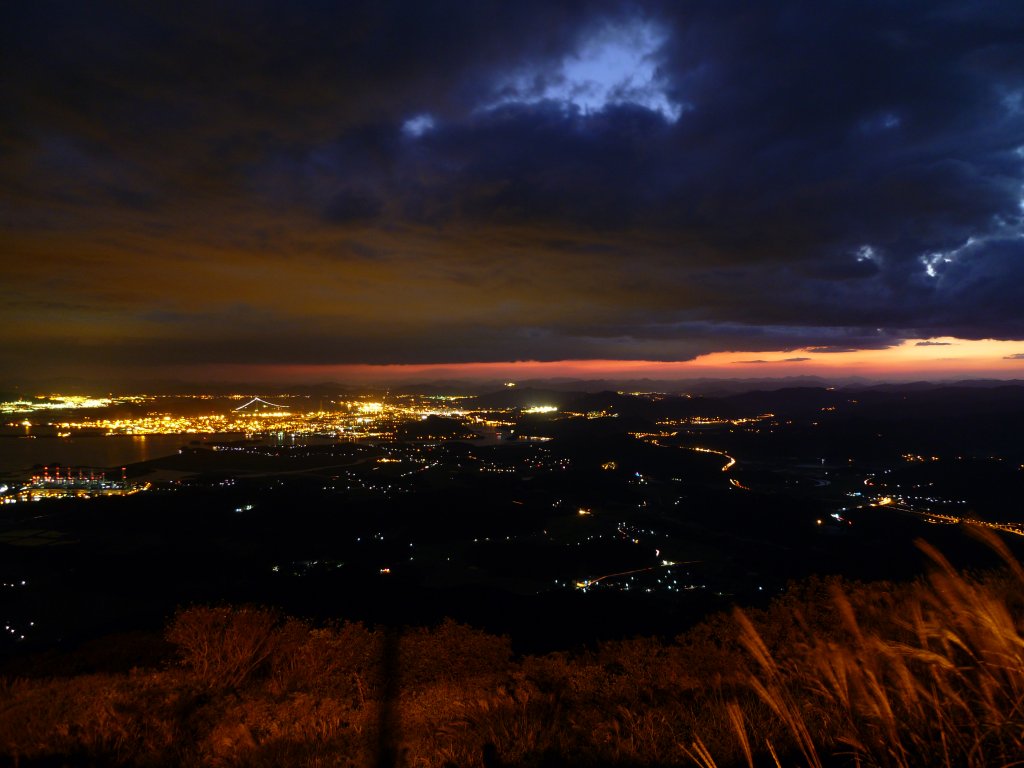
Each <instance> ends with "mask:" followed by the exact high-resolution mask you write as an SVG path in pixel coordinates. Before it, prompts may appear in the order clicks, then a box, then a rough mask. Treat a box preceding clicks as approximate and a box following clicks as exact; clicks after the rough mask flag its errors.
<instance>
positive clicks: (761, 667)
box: [702, 533, 1024, 768]
mask: <svg viewBox="0 0 1024 768" xmlns="http://www.w3.org/2000/svg"><path fill="white" fill-rule="evenodd" d="M978 535H979V536H981V537H983V538H984V539H985V540H986V542H987V543H988V544H989V545H990V546H991V547H992V548H994V549H995V550H996V551H997V552H998V553H999V554H1000V555H1001V556H1002V557H1003V559H1004V561H1005V563H1006V571H1005V573H1003V574H1002V575H1000V576H992V575H989V576H988V577H970V576H967V575H964V574H961V573H958V572H957V571H956V570H955V569H953V568H952V566H950V564H949V563H948V562H947V561H946V560H945V558H943V557H942V556H941V555H940V554H939V553H938V552H936V551H934V550H933V549H931V548H930V547H928V545H925V544H922V545H921V546H922V548H923V549H924V550H925V551H926V552H927V554H928V555H929V557H930V558H931V559H932V561H933V563H934V565H935V570H934V572H933V573H932V574H931V575H930V576H929V578H928V579H927V580H923V581H920V582H917V583H915V584H913V585H910V586H909V587H906V588H903V589H899V590H894V591H890V592H889V594H888V595H886V597H887V598H888V599H885V600H877V601H874V602H872V601H868V600H865V599H864V598H865V597H866V596H867V595H865V590H862V591H861V592H860V593H859V594H858V593H852V594H851V593H850V592H849V591H847V590H844V589H842V588H841V587H839V586H838V585H833V587H832V589H831V603H832V605H833V606H834V608H835V612H836V616H837V617H838V624H837V626H836V627H835V631H834V632H831V633H824V634H819V633H816V632H811V631H804V632H802V633H800V634H799V635H798V636H796V637H794V638H793V639H792V642H790V643H789V644H787V645H786V646H784V647H781V648H776V649H769V647H768V645H767V644H766V642H765V640H764V638H763V636H762V633H761V632H760V631H759V630H758V628H757V627H756V626H755V624H754V622H753V621H751V619H750V618H749V617H747V616H746V615H745V614H743V613H742V612H740V611H737V612H736V621H737V623H738V625H739V627H740V635H739V637H740V641H741V642H742V644H743V646H744V647H745V648H746V650H747V652H748V654H749V656H750V658H751V659H752V660H753V662H754V668H753V669H752V670H751V672H750V673H749V674H748V676H747V685H748V686H749V688H750V689H751V690H752V691H753V692H754V693H755V694H756V695H757V697H758V698H759V699H760V700H761V701H762V702H763V703H764V704H766V705H767V706H768V707H769V708H770V709H771V711H772V713H773V714H774V716H775V718H776V719H777V721H778V723H781V724H782V726H783V727H784V729H785V732H786V736H787V739H786V741H785V742H784V743H783V744H782V745H781V747H782V748H783V749H784V750H785V751H786V752H787V753H788V754H790V755H799V756H800V761H801V762H802V763H803V764H805V765H808V766H821V765H822V764H823V763H825V762H826V761H832V760H834V759H835V758H836V757H837V756H839V757H845V762H847V763H848V764H850V765H865V766H884V767H886V768H911V767H912V766H923V765H927V766H944V767H945V768H953V767H954V766H960V767H963V768H990V767H991V766H1011V765H1024V635H1022V629H1024V622H1022V620H1021V600H1022V598H1024V572H1022V570H1021V567H1020V565H1019V564H1018V563H1017V562H1016V561H1015V560H1014V559H1013V558H1012V557H1011V556H1010V554H1009V552H1008V551H1007V550H1006V548H1005V547H1004V545H1003V544H1002V542H1001V541H1000V540H999V539H997V538H996V537H994V536H993V535H991V534H988V533H979V534H978ZM893 597H895V598H896V599H895V600H892V598H893ZM730 707H731V708H730V712H731V713H732V717H733V722H734V731H735V732H736V733H737V734H738V742H739V744H740V745H741V748H742V749H743V751H744V753H745V755H746V759H747V762H748V764H750V765H753V758H752V755H751V752H750V748H749V746H748V745H749V744H750V743H755V744H759V745H760V747H761V749H762V750H763V751H765V752H767V751H769V750H770V749H775V747H774V746H772V747H770V746H769V745H770V744H771V741H770V739H768V738H764V735H763V734H757V733H750V734H749V736H748V732H747V729H746V728H744V727H743V726H742V725H741V723H742V722H743V712H742V709H741V708H740V707H739V705H738V704H731V705H730ZM702 759H703V760H704V762H705V763H707V761H708V760H709V759H710V755H709V754H707V755H702ZM711 764H713V761H712V762H711ZM830 764H831V763H830Z"/></svg>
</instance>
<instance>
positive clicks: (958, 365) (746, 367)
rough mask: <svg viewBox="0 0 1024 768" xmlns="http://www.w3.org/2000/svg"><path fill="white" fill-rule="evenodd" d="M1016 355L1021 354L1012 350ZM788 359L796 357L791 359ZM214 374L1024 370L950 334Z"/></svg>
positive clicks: (266, 377) (1008, 373)
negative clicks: (828, 344) (669, 352)
mask: <svg viewBox="0 0 1024 768" xmlns="http://www.w3.org/2000/svg"><path fill="white" fill-rule="evenodd" d="M1017 355H1020V356H1021V357H1014V356H1017ZM795 358H800V359H799V360H796V359H795ZM206 373H207V374H209V375H216V376H218V377H221V378H226V377H237V378H242V379H248V380H263V381H280V382H282V383H285V382H325V381H332V380H335V381H354V382H360V383H368V382H388V381H399V380H409V379H411V378H424V377H429V378H433V379H445V378H453V379H532V378H562V377H565V378H591V379H593V378H654V379H692V378H703V377H707V378H771V377H781V376H821V377H846V376H862V377H865V378H878V379H893V380H901V379H903V380H905V379H916V378H935V377H939V378H949V377H958V376H959V377H964V378H972V377H973V378H978V377H992V378H1015V377H1018V376H1020V377H1024V341H997V340H992V339H984V340H979V341H972V340H966V339H956V338H952V337H945V338H938V339H928V340H923V339H907V340H905V341H904V342H903V343H901V344H899V345H896V346H893V347H888V348H885V349H863V350H856V351H852V352H812V351H809V350H807V349H795V350H782V351H777V352H742V351H739V352H713V353H710V354H706V355H701V356H699V357H697V358H695V359H693V360H685V361H668V362H664V361H651V360H558V361H548V362H542V361H536V360H522V361H510V362H489V363H430V364H396V365H365V364H354V365H237V366H211V367H210V368H209V369H208V370H207V371H206Z"/></svg>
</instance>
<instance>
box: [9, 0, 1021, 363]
mask: <svg viewBox="0 0 1024 768" xmlns="http://www.w3.org/2000/svg"><path fill="white" fill-rule="evenodd" d="M208 5H209V4H196V5H192V6H183V5H180V4H177V3H175V4H145V7H142V6H134V5H122V4H115V3H80V2H66V3H48V2H37V3H23V4H18V5H17V7H13V8H10V9H7V10H6V11H5V12H4V14H5V18H4V20H3V23H2V24H0V27H2V32H0V50H2V51H3V53H2V54H0V55H2V57H3V66H2V67H0V76H2V79H3V92H4V94H5V97H4V100H3V102H2V104H0V158H2V160H3V162H2V163H0V210H2V212H3V215H2V226H3V232H4V242H3V246H2V247H3V249H4V264H5V268H4V272H5V275H4V279H3V281H2V282H0V298H2V306H3V309H0V313H2V315H0V319H2V320H3V324H2V330H0V351H2V352H3V353H4V355H5V356H6V358H7V359H8V360H9V361H12V363H14V364H16V365H20V366H47V365H48V366H51V367H53V368H55V369H56V368H59V367H60V366H66V368H67V370H69V371H70V370H77V369H82V368H83V367H84V366H86V365H87V364H93V363H95V361H97V360H99V361H102V363H103V365H104V366H109V367H111V368H124V369H129V368H132V367H146V366H156V365H177V366H181V367H187V366H188V365H190V364H209V363H218V362H224V363H247V364H270V365H273V364H282V365H290V364H340V363H432V362H438V363H458V362H486V361H504V360H519V359H524V360H526V359H529V360H559V359H566V358H569V359H586V358H595V359H645V360H685V359H689V358H692V357H694V356H696V355H699V354H702V353H705V352H712V351H721V350H743V351H747V352H760V351H765V352H770V351H779V350H795V349H805V348H815V349H817V351H827V350H837V351H839V350H848V349H861V348H870V349H875V348H880V347H885V346H888V345H891V344H893V343H895V342H897V341H898V340H900V339H903V338H928V337H940V336H953V337H959V338H965V339H978V338H998V339H1024V313H1022V312H1021V311H1020V307H1021V302H1022V300H1024V288H1022V286H1024V222H1022V201H1024V35H1022V34H1021V30H1024V6H1018V4H1014V3H1000V2H992V3H985V2H976V3H969V4H966V3H961V2H950V3H936V2H920V3H870V4H867V3H850V4H829V5H828V6H823V5H822V4H820V3H810V2H806V3H801V2H788V3H770V4H769V3H764V4H753V5H752V4H749V3H738V2H737V3H732V2H700V3H695V2H690V3H686V2H683V3H679V2H672V3H667V2H666V3H664V4H661V3H655V2H650V3H643V2H641V3H611V2H595V3H584V2H566V3H558V4H553V3H550V2H516V3H507V4H505V3H500V4H478V3H463V2H455V1H454V0H452V2H448V3H402V2H391V3H387V2H379V1H375V2H372V3H370V2H367V3H358V2H351V3H277V2H273V3H271V2H247V3H238V4H232V3H226V4H216V5H215V6H212V7H208ZM773 359H777V358H773ZM783 359H785V358H783ZM792 359H794V360H795V359H798V358H792Z"/></svg>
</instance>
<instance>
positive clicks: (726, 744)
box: [0, 537, 1024, 768]
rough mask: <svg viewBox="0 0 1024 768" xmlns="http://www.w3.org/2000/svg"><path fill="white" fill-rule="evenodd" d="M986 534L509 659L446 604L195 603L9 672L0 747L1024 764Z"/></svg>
mask: <svg viewBox="0 0 1024 768" xmlns="http://www.w3.org/2000/svg"><path fill="white" fill-rule="evenodd" d="M987 540H988V542H989V544H990V545H991V546H992V547H994V548H995V549H996V550H997V551H998V552H1000V553H1001V554H1002V555H1003V557H1004V560H1005V561H1006V567H1005V569H1004V570H1003V571H1001V572H999V573H996V574H988V575H981V576H970V575H965V574H962V573H958V572H957V571H955V570H954V569H953V568H952V567H951V566H950V565H949V564H948V563H947V562H946V561H945V560H944V559H943V558H942V557H941V556H940V555H939V554H938V553H936V552H933V551H929V554H930V556H931V558H932V560H933V562H934V564H935V568H934V572H933V573H932V575H931V576H929V577H928V578H927V579H922V580H920V581H918V582H915V583H912V584H903V585H892V584H869V585H857V584H849V583H845V582H842V581H840V580H836V579H816V580H811V581H810V582H807V583H805V584H803V585H800V586H798V587H796V588H794V589H792V590H791V591H790V592H789V593H788V594H786V595H785V596H783V598H781V599H780V600H779V601H777V602H776V603H775V604H773V605H772V606H771V607H769V608H768V609H765V610H762V611H748V612H746V613H742V612H736V613H735V614H734V615H733V616H718V617H712V618H711V619H709V620H708V621H707V622H705V623H704V624H703V625H701V626H699V627H697V628H695V629H694V630H693V631H692V632H689V633H687V634H686V635H684V636H681V637H680V638H677V639H676V641H674V642H663V641H660V640H657V639H649V638H648V639H643V638H640V639H635V640H630V641H624V642H617V643H606V644H603V645H601V646H600V647H599V648H597V649H596V650H594V651H592V652H589V653H580V654H576V655H569V654H564V653H559V654H550V655H547V656H541V657H526V658H523V659H519V660H513V659H512V656H511V649H510V646H509V642H508V640H507V639H506V638H498V637H493V636H490V635H487V634H485V633H482V632H479V631H477V630H473V629H471V628H469V627H465V626H461V625H458V624H455V623H452V622H447V623H445V624H442V625H441V626H439V627H435V628H432V629H414V630H406V631H403V632H390V633H386V632H380V631H375V630H371V629H368V628H366V627H365V626H363V625H361V624H343V625H338V626H333V627H326V628H314V627H311V626H309V625H307V624H305V623H303V622H299V621H296V620H294V619H288V618H286V617H281V616H278V615H277V614H276V613H274V612H273V611H268V610H265V609H260V608H252V607H241V608H228V607H219V608H204V607H199V608H190V609H187V610H183V611H181V612H180V613H179V614H178V615H177V616H176V617H175V618H174V620H173V621H172V622H171V624H170V626H169V627H168V630H167V636H168V638H169V639H171V640H172V641H173V642H175V644H176V645H177V647H178V650H179V661H180V663H179V664H176V665H174V666H171V667H169V668H165V669H158V670H142V671H136V672H133V673H131V674H125V675H110V674H108V675H80V676H77V677H64V678H54V679H50V680H45V679H34V680H6V681H4V680H0V763H2V762H3V759H4V758H6V759H7V760H8V762H11V763H13V764H19V761H20V762H21V764H24V765H32V764H36V763H34V762H33V761H51V762H52V763H53V764H65V763H66V764H91V765H142V766H147V765H148V766H172V765H173V766H178V765H180V766H207V765H210V766H268V767H269V766H282V767H283V768H287V767H288V766H327V765H341V766H352V767H353V768H355V767H357V766H371V765H382V764H388V765H396V766H403V767H407V768H443V767H444V766H460V767H464V768H471V767H472V768H476V767H477V766H484V765H487V766H490V765H495V764H500V765H505V766H512V765H515V766H522V767H523V768H530V767H531V766H542V765H581V766H582V765H589V766H593V765H609V766H610V765H621V766H630V767H631V768H633V767H638V766H670V765H698V766H702V768H713V767H714V766H719V765H721V766H747V767H748V768H752V767H753V766H783V765H785V766H791V765H796V766H808V767H811V766H821V767H822V768H825V767H827V768H834V767H835V766H847V765H849V766H865V767H866V766H879V767H880V768H910V766H942V767H945V768H952V767H953V766H965V767H966V768H994V767H996V766H1000V767H1008V766H1012V765H1024V760H1022V758H1021V756H1022V755H1024V636H1022V627H1024V623H1022V616H1024V572H1022V569H1021V567H1020V566H1019V564H1017V563H1016V561H1014V560H1013V558H1011V557H1010V556H1009V553H1008V552H1006V550H1005V549H1004V548H1003V547H1002V545H1001V544H1000V542H999V540H997V539H995V538H992V537H987ZM384 758H387V759H386V760H385V759H384ZM54 761H56V762H54ZM51 762H47V763H46V764H51Z"/></svg>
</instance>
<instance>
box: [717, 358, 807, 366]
mask: <svg viewBox="0 0 1024 768" xmlns="http://www.w3.org/2000/svg"><path fill="white" fill-rule="evenodd" d="M810 359H811V358H809V357H786V358H783V359H782V360H761V359H758V360H735V361H734V362H735V363H740V364H742V365H750V364H752V363H758V364H760V363H804V362H807V361H808V360H810Z"/></svg>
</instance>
